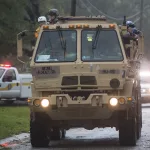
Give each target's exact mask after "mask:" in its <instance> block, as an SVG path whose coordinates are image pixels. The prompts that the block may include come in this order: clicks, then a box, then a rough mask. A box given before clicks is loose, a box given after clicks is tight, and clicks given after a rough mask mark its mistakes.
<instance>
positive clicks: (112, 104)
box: [109, 98, 118, 106]
mask: <svg viewBox="0 0 150 150" xmlns="http://www.w3.org/2000/svg"><path fill="white" fill-rule="evenodd" d="M109 103H110V105H111V106H116V105H117V104H118V100H117V98H111V99H110V101H109Z"/></svg>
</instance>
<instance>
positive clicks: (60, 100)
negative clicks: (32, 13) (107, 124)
mask: <svg viewBox="0 0 150 150" xmlns="http://www.w3.org/2000/svg"><path fill="white" fill-rule="evenodd" d="M112 97H114V96H108V95H107V94H90V96H89V97H88V98H87V99H86V100H83V98H82V97H78V98H77V100H72V98H71V97H70V96H69V95H68V94H57V95H51V96H50V97H33V98H32V99H31V102H30V103H29V106H30V108H31V110H32V111H34V112H46V113H47V114H48V115H49V117H50V118H51V119H52V120H72V119H109V118H111V116H112V114H113V112H115V111H124V110H127V109H130V108H133V107H134V103H135V102H134V101H133V100H130V101H129V100H127V97H125V96H115V98H117V99H119V98H120V97H122V98H124V99H125V103H124V104H120V103H118V104H117V105H116V106H111V105H110V103H109V101H110V99H111V98H112ZM35 99H39V100H40V101H42V99H47V100H49V102H50V105H49V106H48V107H46V108H44V107H42V106H41V105H39V106H35V105H34V100H35Z"/></svg>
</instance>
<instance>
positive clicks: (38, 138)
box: [30, 121, 50, 147]
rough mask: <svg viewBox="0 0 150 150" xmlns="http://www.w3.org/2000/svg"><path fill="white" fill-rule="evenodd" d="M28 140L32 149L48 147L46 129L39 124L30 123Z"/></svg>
mask: <svg viewBox="0 0 150 150" xmlns="http://www.w3.org/2000/svg"><path fill="white" fill-rule="evenodd" d="M30 140H31V145H32V147H48V145H49V141H50V140H49V135H48V127H46V126H45V125H44V124H42V123H39V122H36V121H34V122H32V121H30Z"/></svg>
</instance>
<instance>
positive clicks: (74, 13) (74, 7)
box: [71, 0, 76, 16]
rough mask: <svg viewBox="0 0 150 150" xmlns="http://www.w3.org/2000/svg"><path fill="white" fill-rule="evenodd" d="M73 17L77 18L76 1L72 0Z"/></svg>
mask: <svg viewBox="0 0 150 150" xmlns="http://www.w3.org/2000/svg"><path fill="white" fill-rule="evenodd" d="M71 16H76V0H71Z"/></svg>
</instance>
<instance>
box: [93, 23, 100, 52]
mask: <svg viewBox="0 0 150 150" xmlns="http://www.w3.org/2000/svg"><path fill="white" fill-rule="evenodd" d="M101 29H102V26H101V25H98V26H97V27H96V33H95V38H94V41H93V42H92V50H93V49H96V47H97V42H98V38H99V34H100V31H101Z"/></svg>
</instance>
